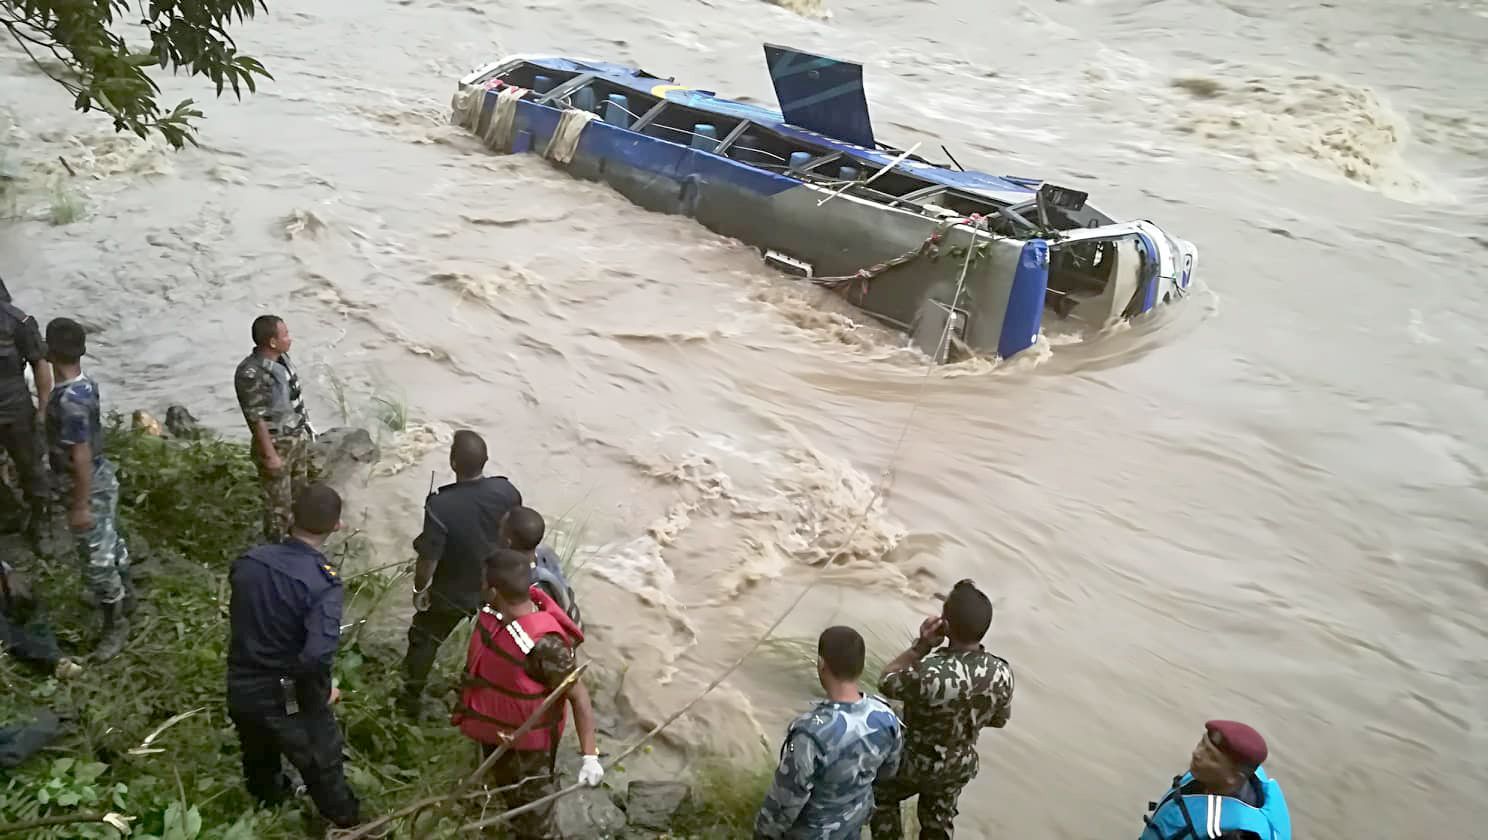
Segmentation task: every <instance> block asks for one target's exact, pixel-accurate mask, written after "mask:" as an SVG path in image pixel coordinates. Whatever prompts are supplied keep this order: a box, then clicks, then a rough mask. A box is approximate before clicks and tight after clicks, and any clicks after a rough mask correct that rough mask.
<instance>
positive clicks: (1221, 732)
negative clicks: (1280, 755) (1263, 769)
mask: <svg viewBox="0 0 1488 840" xmlns="http://www.w3.org/2000/svg"><path fill="white" fill-rule="evenodd" d="M1204 729H1205V730H1207V731H1209V732H1211V733H1213V734H1216V735H1218V736H1219V737H1220V743H1219V745H1218V746H1219V751H1220V752H1222V753H1224V754H1225V755H1227V756H1229V757H1230V758H1231V759H1232V760H1234V761H1236V762H1238V763H1240V764H1244V765H1246V766H1248V767H1259V766H1261V765H1262V764H1264V763H1265V761H1266V739H1265V738H1262V737H1261V733H1259V732H1257V731H1255V730H1254V729H1251V728H1250V727H1249V726H1246V725H1245V724H1243V723H1237V722H1236V721H1233V720H1211V721H1209V722H1208V723H1206V724H1204Z"/></svg>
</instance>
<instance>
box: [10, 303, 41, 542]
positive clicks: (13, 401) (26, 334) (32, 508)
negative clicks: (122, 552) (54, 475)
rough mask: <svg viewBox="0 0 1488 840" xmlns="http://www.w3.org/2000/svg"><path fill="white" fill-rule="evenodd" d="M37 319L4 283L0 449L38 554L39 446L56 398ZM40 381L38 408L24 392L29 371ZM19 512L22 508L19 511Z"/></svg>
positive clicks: (39, 513)
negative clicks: (8, 462) (10, 468)
mask: <svg viewBox="0 0 1488 840" xmlns="http://www.w3.org/2000/svg"><path fill="white" fill-rule="evenodd" d="M45 359H46V344H45V343H44V342H43V341H42V339H41V328H40V327H39V326H38V325H37V323H36V319H35V318H32V317H31V316H30V315H27V314H26V313H25V312H23V311H22V310H21V309H20V307H18V306H16V305H15V304H14V303H12V302H11V298H10V291H9V290H8V289H6V288H5V281H4V280H3V279H0V449H3V450H4V451H5V452H6V453H8V454H9V455H10V460H11V463H12V464H14V466H15V471H16V479H17V480H18V483H19V484H20V490H21V492H22V494H23V495H24V496H25V498H26V513H27V515H26V524H25V532H26V540H27V542H29V543H30V544H31V547H32V549H33V550H34V551H36V552H37V553H38V554H39V553H41V549H42V546H41V538H42V535H43V533H44V532H45V526H46V524H47V480H46V471H45V469H44V468H43V467H42V463H41V447H40V446H38V445H37V442H38V440H39V439H40V437H41V436H40V435H39V434H38V431H39V428H40V424H42V423H43V422H45V418H46V413H47V412H46V410H47V401H48V400H49V399H50V398H51V394H52V371H51V368H50V367H48V366H47V365H46V364H45ZM27 367H30V368H31V372H32V374H33V375H34V377H35V380H36V402H35V403H34V404H33V403H32V402H31V395H30V393H28V392H27V389H26V368H27ZM15 509H16V510H19V508H15Z"/></svg>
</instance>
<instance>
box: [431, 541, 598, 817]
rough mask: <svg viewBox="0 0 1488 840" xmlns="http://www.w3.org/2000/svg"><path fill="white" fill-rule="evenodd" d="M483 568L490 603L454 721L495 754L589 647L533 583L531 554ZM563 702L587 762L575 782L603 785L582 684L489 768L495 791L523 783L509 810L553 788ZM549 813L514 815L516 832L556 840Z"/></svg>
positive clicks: (503, 554) (497, 556) (502, 555)
mask: <svg viewBox="0 0 1488 840" xmlns="http://www.w3.org/2000/svg"><path fill="white" fill-rule="evenodd" d="M485 571H486V605H485V606H484V607H482V608H481V612H480V615H479V616H478V617H477V619H476V624H475V632H473V633H471V635H470V646H469V648H468V649H467V651H466V656H465V688H464V690H463V691H461V693H460V705H459V706H457V707H456V709H455V713H454V715H452V716H451V718H450V721H451V723H453V724H455V725H456V726H458V727H459V729H460V732H461V733H462V734H464V735H465V737H467V738H470V739H471V740H473V741H475V742H477V743H479V744H480V745H481V749H482V751H483V753H484V755H486V756H489V755H490V754H491V751H492V750H494V749H496V747H497V746H498V745H500V744H503V743H507V742H508V741H510V736H511V734H512V733H514V732H516V730H517V729H519V728H520V727H521V726H522V724H523V723H525V722H526V721H527V720H528V719H529V718H530V717H532V715H534V714H535V713H536V712H537V710H538V709H539V708H540V707H541V706H542V703H543V699H544V698H545V697H546V696H547V695H548V694H549V693H550V692H551V691H553V690H554V689H555V688H557V686H558V685H559V684H560V683H561V682H563V680H564V679H565V678H567V677H568V675H569V674H570V673H571V672H572V671H573V669H574V648H575V647H576V646H577V645H578V644H580V643H581V642H583V640H584V634H583V633H582V632H581V631H580V630H579V628H578V627H575V626H574V623H573V622H572V621H570V620H569V618H568V615H567V614H566V613H564V612H563V610H560V609H558V607H557V605H556V604H554V603H553V601H552V600H551V599H550V598H548V596H547V595H546V594H544V593H543V592H542V590H540V589H538V588H537V587H535V586H533V585H532V567H531V564H530V562H529V560H528V559H527V555H525V554H522V553H520V552H516V551H512V550H510V549H498V550H497V551H495V552H493V553H492V554H491V556H490V557H489V558H488V559H487V560H486V564H485ZM565 701H566V702H567V704H568V708H570V709H572V710H573V717H574V725H575V726H576V727H577V728H578V733H579V750H580V752H581V753H582V755H583V763H582V765H581V767H580V770H579V781H580V782H581V783H583V784H585V785H589V786H590V787H595V786H598V785H599V783H600V781H601V780H603V779H604V768H603V767H601V766H600V763H599V748H598V745H597V744H596V742H595V736H594V708H593V706H592V705H591V703H590V700H589V691H588V689H586V688H585V687H584V683H583V682H582V681H577V682H575V683H574V684H573V686H572V687H570V688H569V689H568V694H567V696H566V697H565V700H564V701H560V702H558V703H556V704H554V705H553V706H552V707H551V708H550V709H549V710H548V712H547V713H546V715H547V716H546V718H545V719H543V720H542V721H541V723H540V724H539V725H538V726H536V727H534V728H533V729H532V730H531V731H529V732H527V733H526V734H525V735H523V736H522V737H521V738H519V739H517V740H516V742H515V743H511V744H510V748H509V749H508V750H507V751H506V752H505V753H503V754H502V755H501V757H500V758H498V759H497V760H496V763H495V764H494V765H492V767H491V770H490V775H489V776H488V778H487V781H488V782H489V783H490V784H492V785H495V786H507V785H516V784H518V783H521V784H520V786H519V787H517V788H516V789H515V790H514V791H512V792H510V793H508V794H507V806H508V807H509V808H518V807H521V806H523V805H526V804H528V803H531V802H535V801H537V800H538V799H541V798H542V797H544V796H547V795H548V794H550V793H552V792H553V791H554V790H555V789H556V785H555V781H556V779H555V777H554V773H555V771H554V766H555V763H556V760H557V756H558V744H559V742H560V741H561V740H562V738H563V724H564V720H565V714H564V702H565ZM552 815H553V809H552V803H547V804H546V805H544V806H540V807H538V808H535V809H533V810H532V811H529V812H527V813H526V814H520V815H518V816H517V817H516V818H514V819H513V821H512V825H511V827H512V831H513V833H514V835H515V836H516V837H518V838H522V840H527V838H550V837H557V836H559V835H558V833H557V831H556V829H555V827H554V825H553V817H552Z"/></svg>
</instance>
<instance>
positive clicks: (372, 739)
mask: <svg viewBox="0 0 1488 840" xmlns="http://www.w3.org/2000/svg"><path fill="white" fill-rule="evenodd" d="M107 451H108V452H109V454H110V457H111V458H112V459H113V460H114V461H115V463H116V464H117V466H118V467H119V471H120V476H121V485H122V489H121V504H120V519H121V527H122V529H123V530H124V532H125V535H126V538H127V539H128V541H129V544H130V547H131V551H132V553H133V555H134V570H135V577H136V580H137V582H138V586H139V590H140V607H139V610H138V612H137V613H136V614H135V616H134V619H133V624H132V632H131V635H130V644H129V648H128V649H127V650H126V651H125V653H124V654H123V655H121V656H120V657H118V658H117V659H115V660H113V661H111V662H108V663H104V664H101V665H99V664H92V663H87V662H86V661H85V669H84V672H83V673H82V674H81V675H80V676H77V677H75V678H72V679H57V678H56V677H54V676H47V675H44V674H38V673H34V672H32V671H30V670H28V669H26V668H24V667H23V666H22V665H21V664H20V663H18V662H17V661H16V660H14V659H12V658H11V657H0V680H3V683H4V686H5V692H4V697H3V698H0V725H9V724H12V723H18V722H23V721H25V720H29V719H31V718H32V717H33V716H34V715H36V714H37V713H38V712H40V711H42V710H50V711H51V712H52V713H54V714H55V715H56V716H57V717H59V718H60V719H62V721H63V722H64V725H65V731H64V733H63V735H62V736H61V737H60V738H59V739H57V740H56V741H55V742H53V743H52V744H51V745H50V746H49V747H48V748H47V749H46V750H45V751H44V752H42V753H41V754H39V755H36V756H33V757H32V758H30V759H29V760H28V761H26V762H25V763H24V764H22V765H21V766H20V767H18V768H16V769H15V770H14V771H12V772H11V775H10V776H9V778H8V781H7V783H6V784H5V786H4V787H3V788H0V833H3V832H4V830H5V826H7V825H9V826H15V825H17V824H21V823H26V822H30V821H36V820H48V819H58V820H60V819H66V818H79V817H81V818H87V817H89V816H90V815H91V816H93V817H97V818H99V819H92V820H89V821H84V822H76V823H67V824H57V825H50V826H37V827H34V828H30V829H26V830H25V831H24V832H23V834H21V835H17V836H25V837H28V838H73V837H85V838H93V837H98V838H104V837H116V836H119V835H118V833H117V832H116V831H115V829H113V828H111V827H109V826H108V825H107V824H105V823H103V822H101V821H99V820H100V819H101V818H102V817H103V816H104V815H106V814H110V813H114V814H118V815H120V816H122V817H123V818H125V819H127V820H129V824H130V827H131V829H132V832H133V833H132V834H131V836H133V837H146V838H170V839H171V840H197V838H223V840H247V838H260V840H276V838H291V837H303V836H306V833H307V831H310V832H312V833H320V831H321V830H322V829H323V827H322V826H318V825H316V824H315V823H314V822H313V821H312V820H310V819H308V812H309V810H313V809H311V808H310V806H309V803H308V801H303V800H302V801H301V802H297V803H292V804H288V805H285V806H283V807H281V808H278V809H276V810H256V809H255V808H254V807H253V803H252V802H250V800H249V799H248V797H247V794H246V793H245V791H244V790H243V786H242V781H241V777H240V774H239V765H238V745H237V738H236V735H235V733H234V731H233V728H232V725H231V723H230V722H229V721H228V720H227V717H226V712H225V709H224V707H223V688H222V687H223V682H224V678H225V660H226V644H227V597H228V588H227V579H226V575H227V571H228V568H229V565H230V563H231V561H232V560H233V558H235V557H236V556H237V555H238V553H240V552H241V551H242V550H243V549H244V548H246V547H247V546H249V545H251V544H252V542H253V541H254V539H255V537H256V532H257V528H258V526H259V521H260V519H259V516H260V513H259V511H260V507H259V495H258V485H257V482H256V480H255V477H254V472H253V466H252V464H251V463H250V461H249V460H248V457H247V453H246V447H244V446H243V445H242V444H241V443H240V442H236V441H224V440H220V439H217V438H215V437H213V436H211V435H203V436H201V437H199V438H197V439H171V438H169V437H161V436H157V435H156V434H152V433H150V432H149V431H141V430H137V429H134V430H131V429H126V428H125V427H124V424H123V423H122V422H121V421H120V420H119V419H118V418H115V422H114V424H113V426H112V428H111V429H110V431H109V433H108V446H107ZM4 539H5V540H6V542H4V543H3V544H0V548H4V550H5V551H6V552H7V555H6V556H8V557H11V556H14V557H17V558H19V562H14V565H16V566H18V567H19V568H21V569H22V570H23V571H25V572H26V573H27V574H28V575H29V576H30V577H31V578H32V581H33V585H34V587H35V589H36V591H37V592H38V594H39V595H40V596H41V598H42V601H43V603H44V604H45V605H46V608H47V614H48V616H49V617H50V621H51V624H52V625H53V627H54V629H55V630H56V633H57V636H58V638H59V641H60V642H61V645H62V647H63V649H64V652H65V653H69V654H73V653H79V652H86V651H87V650H88V649H89V648H90V647H91V645H92V643H93V640H94V636H95V634H96V632H97V630H96V628H95V627H93V626H92V621H93V617H94V610H93V609H92V608H91V607H90V606H89V605H88V604H87V603H86V601H85V599H84V596H83V594H82V592H81V588H80V587H79V585H78V578H77V571H76V568H75V566H74V565H73V564H72V563H71V562H70V560H69V559H68V558H64V557H57V556H53V557H50V558H47V559H44V560H41V561H36V560H34V559H32V558H31V556H30V554H29V552H25V551H24V550H22V549H21V548H20V544H19V542H18V541H17V540H15V539H14V538H13V537H5V538H4ZM370 551H371V549H370V548H369V547H368V543H367V542H366V541H365V540H361V539H359V535H358V534H357V533H356V532H352V533H343V534H338V535H337V537H336V538H334V539H333V541H332V542H331V543H329V544H328V546H327V555H328V556H329V557H330V558H331V560H332V562H333V563H335V564H336V565H337V566H338V567H341V568H344V569H345V570H346V571H345V573H344V574H343V580H344V581H345V583H346V587H347V593H346V605H347V606H346V613H345V617H344V619H343V620H344V622H345V623H346V624H347V625H349V627H348V629H346V631H345V632H344V633H343V638H342V644H341V649H340V653H339V655H338V657H337V662H336V676H337V678H338V680H339V682H340V685H341V688H342V691H343V695H344V699H343V701H342V703H341V705H340V707H339V708H338V711H337V714H338V716H339V719H340V722H341V726H342V729H343V732H344V734H345V738H346V756H347V776H348V778H349V780H350V782H351V784H352V786H353V788H354V789H355V790H356V792H357V793H358V795H359V796H360V797H361V798H362V802H363V814H364V817H365V818H366V819H369V820H370V819H372V818H375V817H377V816H379V815H381V814H386V813H390V812H393V811H396V810H397V809H399V808H401V807H403V806H406V805H408V804H409V803H412V802H415V801H418V800H421V799H425V798H432V797H439V796H441V795H444V794H447V793H448V792H449V791H450V790H452V789H453V788H454V787H455V786H456V785H457V784H458V783H459V782H460V781H461V780H462V779H463V778H464V777H465V776H466V775H468V774H469V773H470V772H471V770H473V768H474V752H473V750H472V748H471V745H470V743H469V742H468V741H466V740H465V739H464V738H463V737H461V736H460V735H459V733H458V732H457V731H456V730H455V729H454V728H453V727H451V726H449V725H448V724H447V723H446V722H445V721H442V720H436V721H432V722H419V723H415V722H412V721H409V720H408V719H407V718H405V717H404V716H402V715H400V714H399V713H398V712H397V711H396V709H395V707H394V701H395V693H396V691H397V689H398V687H399V679H400V677H399V670H398V663H399V660H400V657H401V654H402V650H401V648H399V647H398V646H397V645H396V642H395V639H396V638H397V634H396V633H395V632H393V630H394V628H391V627H389V626H388V625H389V624H390V623H391V622H390V621H389V620H388V618H387V616H386V610H385V607H386V605H387V604H388V603H389V602H390V596H393V595H394V592H395V590H394V589H393V587H394V584H395V583H398V582H400V581H401V579H402V570H401V569H400V568H398V567H397V565H398V563H397V561H398V559H399V558H387V557H377V556H371V555H370V554H368V552H370ZM390 565H391V566H392V567H391V568H389V566H390ZM358 569H367V570H372V571H366V572H358V571H355V570H358ZM396 591H397V593H398V594H401V590H396ZM580 595H581V597H582V591H581V592H580ZM379 629H380V630H385V631H388V632H375V631H376V630H379ZM460 638H461V635H460V634H459V633H458V632H457V633H456V634H455V635H454V636H452V641H451V643H449V644H446V645H445V646H444V648H443V649H442V650H441V656H440V660H439V662H438V664H437V665H436V669H435V672H434V674H433V676H432V678H431V683H430V684H431V689H432V690H433V692H434V693H435V695H436V696H439V695H447V694H450V693H452V692H453V690H454V686H455V685H456V681H457V679H458V673H459V666H460V661H461V659H462V658H463V654H464V645H463V644H460V643H458V641H457V640H459V639H460ZM591 687H592V688H593V690H594V693H595V695H596V696H604V695H605V691H604V686H602V685H594V686H591ZM162 726H164V729H163V731H158V730H160V729H161V727H162ZM560 769H562V768H560ZM617 770H618V772H617ZM617 770H612V771H611V773H610V775H609V777H608V778H607V779H606V784H605V786H604V787H603V788H601V789H600V790H597V791H584V792H582V794H581V795H579V796H578V797H577V798H574V799H572V800H571V801H570V800H564V805H563V807H562V808H561V809H560V815H559V818H560V821H562V823H563V824H564V825H565V827H567V828H568V829H569V830H570V832H571V834H570V836H585V837H597V836H606V835H609V836H622V834H623V836H625V837H628V838H645V837H656V836H663V835H665V836H679V837H680V836H700V837H702V836H706V837H732V836H748V833H749V832H748V824H749V820H750V819H751V818H752V814H753V808H754V806H755V805H756V804H757V803H758V801H759V799H760V798H761V797H762V795H763V785H764V784H765V783H766V782H767V780H768V768H761V767H758V766H752V767H733V766H730V765H728V764H727V763H723V762H715V763H713V764H710V765H708V769H707V770H706V771H705V772H702V773H700V774H698V775H697V777H696V778H695V779H693V780H692V782H693V784H691V785H689V786H688V788H686V789H684V788H680V787H678V786H675V785H672V786H668V785H666V784H662V783H660V782H658V781H656V780H650V781H646V782H642V783H640V784H636V783H635V782H633V781H632V780H630V779H628V778H627V774H626V773H625V772H623V770H622V769H619V768H617ZM571 775H572V768H569V769H568V773H567V774H566V777H567V776H571ZM684 793H686V794H688V795H687V796H685V797H684V796H683V794H684ZM500 810H501V803H500V801H499V799H498V798H491V799H490V800H489V801H487V799H486V798H485V797H481V798H476V799H470V800H466V801H463V802H461V803H460V804H458V805H453V804H451V805H447V806H446V807H435V808H431V809H427V810H425V811H424V812H423V813H422V815H421V816H420V817H419V818H418V820H419V821H418V825H417V826H416V827H413V826H410V825H408V823H407V822H406V821H404V822H402V823H395V824H394V833H393V834H392V835H387V836H417V837H421V838H422V837H445V836H456V835H457V834H458V830H459V827H460V826H462V825H465V824H466V823H468V822H470V821H471V820H472V819H476V818H479V817H481V816H490V815H492V814H495V813H499V812H500ZM627 811H628V812H629V813H627ZM462 836H463V835H462Z"/></svg>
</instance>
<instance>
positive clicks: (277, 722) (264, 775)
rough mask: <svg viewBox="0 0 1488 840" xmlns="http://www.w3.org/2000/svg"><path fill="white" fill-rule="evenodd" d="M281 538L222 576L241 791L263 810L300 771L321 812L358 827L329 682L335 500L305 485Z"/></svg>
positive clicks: (335, 615) (326, 490)
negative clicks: (227, 590)
mask: <svg viewBox="0 0 1488 840" xmlns="http://www.w3.org/2000/svg"><path fill="white" fill-rule="evenodd" d="M292 515H293V517H294V518H293V520H292V524H291V526H290V535H289V538H288V539H286V540H284V541H283V542H279V543H270V544H267V545H260V546H258V547H256V548H252V549H249V550H248V551H247V552H246V553H245V554H243V555H242V556H241V557H239V558H238V559H237V560H235V561H234V562H233V565H232V569H231V571H230V572H229V573H228V580H229V584H230V586H231V587H232V597H231V604H230V606H229V612H228V614H229V622H230V623H229V625H228V647H227V713H228V717H230V718H231V719H232V722H233V726H234V727H235V728H236V729H237V732H238V743H239V744H240V745H241V746H242V749H243V778H244V780H245V782H246V786H247V788H248V793H249V794H251V795H252V796H253V797H254V798H255V799H257V800H258V801H259V802H260V803H262V804H263V805H265V806H273V805H277V804H278V803H280V802H282V801H283V800H284V799H285V798H287V797H288V796H289V795H290V794H291V792H292V786H291V784H290V782H289V779H288V778H287V777H286V775H285V773H284V763H283V759H289V763H290V764H291V765H293V766H294V768H295V769H296V770H297V771H299V774H300V776H301V778H303V779H304V784H305V787H306V789H307V790H308V792H309V794H310V797H311V798H312V799H313V800H314V801H315V806H316V808H318V809H319V810H320V814H321V816H323V817H325V818H326V819H327V820H329V821H330V822H332V823H334V824H336V825H338V826H341V827H343V828H345V827H348V826H352V825H356V823H357V820H358V815H359V808H360V806H359V803H358V802H357V798H356V794H354V793H352V790H351V787H350V785H348V784H347V783H346V776H345V774H344V772H343V766H342V756H341V746H342V742H341V732H340V730H339V729H338V728H337V726H336V715H335V713H334V712H333V711H332V710H331V706H332V705H334V704H335V703H336V702H337V701H338V700H339V699H340V692H339V691H338V690H337V688H336V686H335V684H334V682H333V681H332V679H331V667H332V665H333V664H334V662H335V658H336V646H337V645H338V644H339V643H340V638H341V607H342V602H343V593H342V587H341V580H340V579H339V578H338V577H337V576H336V571H335V569H333V568H331V564H330V563H328V562H326V557H325V555H324V554H322V553H321V547H322V546H323V545H324V544H325V541H326V538H327V537H329V536H330V535H331V534H332V533H333V532H335V531H336V530H337V529H339V528H340V527H341V497H340V496H339V495H337V493H336V491H335V490H332V489H331V488H330V487H327V486H326V485H324V484H312V485H310V486H309V487H306V488H305V491H304V492H303V493H301V494H300V495H299V497H298V498H296V499H295V502H294V507H293V509H292Z"/></svg>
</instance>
